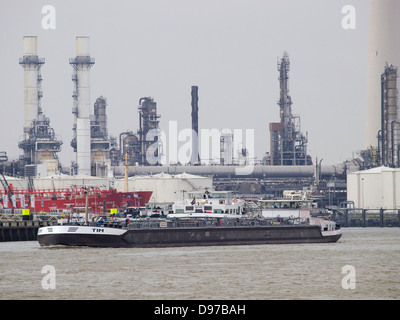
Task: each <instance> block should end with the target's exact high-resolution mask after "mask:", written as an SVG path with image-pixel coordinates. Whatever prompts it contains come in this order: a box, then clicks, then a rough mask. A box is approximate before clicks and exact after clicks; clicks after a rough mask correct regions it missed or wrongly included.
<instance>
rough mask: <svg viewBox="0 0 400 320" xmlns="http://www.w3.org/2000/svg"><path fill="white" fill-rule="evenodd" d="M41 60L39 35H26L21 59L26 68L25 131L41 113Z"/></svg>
mask: <svg viewBox="0 0 400 320" xmlns="http://www.w3.org/2000/svg"><path fill="white" fill-rule="evenodd" d="M41 61H42V62H40V61H39V58H38V55H37V37H34V36H26V37H24V56H23V58H22V59H21V60H20V64H21V65H22V67H23V68H24V132H27V131H29V128H30V127H31V124H32V121H33V120H36V119H37V117H38V114H39V95H38V76H39V69H40V67H41V65H42V64H43V59H41Z"/></svg>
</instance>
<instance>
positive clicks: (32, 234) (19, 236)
mask: <svg viewBox="0 0 400 320" xmlns="http://www.w3.org/2000/svg"><path fill="white" fill-rule="evenodd" d="M55 223H56V222H55V221H32V220H28V221H0V242H4V241H34V240H37V232H38V229H39V228H40V227H44V226H51V225H54V224H55Z"/></svg>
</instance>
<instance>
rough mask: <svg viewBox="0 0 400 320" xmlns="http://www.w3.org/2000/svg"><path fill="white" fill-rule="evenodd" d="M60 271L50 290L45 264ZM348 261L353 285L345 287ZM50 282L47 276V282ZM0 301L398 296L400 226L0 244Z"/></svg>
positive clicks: (399, 283)
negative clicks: (191, 241)
mask: <svg viewBox="0 0 400 320" xmlns="http://www.w3.org/2000/svg"><path fill="white" fill-rule="evenodd" d="M46 265H50V266H53V267H54V270H55V285H56V287H55V289H44V288H43V286H42V279H43V277H45V276H46V275H47V274H43V273H42V272H41V271H42V268H43V266H46ZM345 265H351V266H353V267H354V270H355V285H356V287H355V289H344V288H343V287H342V279H343V277H345V276H347V274H344V273H342V268H343V266H345ZM49 283H50V282H46V281H45V285H46V284H47V285H48V284H49ZM0 288H1V290H0V299H107V300H108V299H160V300H164V299H245V300H247V299H262V300H264V299H335V300H336V299H399V298H400V228H345V229H343V237H342V238H341V239H340V240H339V242H338V243H334V244H295V245H287V244H285V245H254V246H226V247H188V248H154V249H144V248H121V249H108V248H80V247H74V248H70V247H52V248H41V247H40V246H39V245H38V243H37V242H36V241H27V242H3V243H0Z"/></svg>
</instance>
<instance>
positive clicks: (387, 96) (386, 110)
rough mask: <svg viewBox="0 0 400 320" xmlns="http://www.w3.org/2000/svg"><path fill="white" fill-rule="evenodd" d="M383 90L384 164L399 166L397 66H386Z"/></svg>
mask: <svg viewBox="0 0 400 320" xmlns="http://www.w3.org/2000/svg"><path fill="white" fill-rule="evenodd" d="M381 86H382V88H381V90H382V108H381V113H382V119H381V121H382V133H381V140H382V141H381V149H382V151H381V152H382V155H381V156H382V164H383V165H384V166H390V167H393V166H396V167H398V166H399V159H398V157H399V145H400V112H399V110H398V102H397V94H398V93H397V68H396V67H393V66H392V65H390V66H389V65H387V66H386V67H385V72H384V73H383V74H382V76H381Z"/></svg>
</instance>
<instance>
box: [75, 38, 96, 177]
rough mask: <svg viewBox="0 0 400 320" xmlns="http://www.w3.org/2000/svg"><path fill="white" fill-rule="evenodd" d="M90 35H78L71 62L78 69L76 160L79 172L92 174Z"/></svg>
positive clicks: (91, 60)
mask: <svg viewBox="0 0 400 320" xmlns="http://www.w3.org/2000/svg"><path fill="white" fill-rule="evenodd" d="M89 40H90V39H89V37H76V58H75V59H70V64H71V65H72V66H73V68H74V69H75V71H76V78H75V81H76V91H77V95H78V98H77V101H78V105H77V119H76V162H77V165H78V174H82V175H90V174H91V170H90V169H91V167H90V165H91V157H90V114H91V112H90V68H91V67H92V66H93V65H94V59H92V58H90V41H89Z"/></svg>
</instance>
